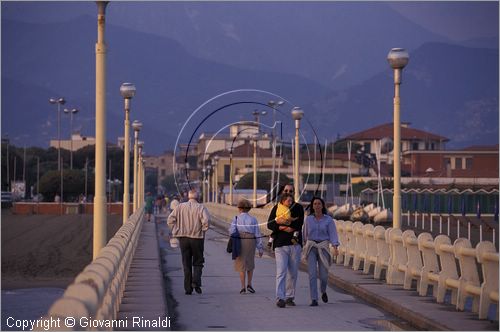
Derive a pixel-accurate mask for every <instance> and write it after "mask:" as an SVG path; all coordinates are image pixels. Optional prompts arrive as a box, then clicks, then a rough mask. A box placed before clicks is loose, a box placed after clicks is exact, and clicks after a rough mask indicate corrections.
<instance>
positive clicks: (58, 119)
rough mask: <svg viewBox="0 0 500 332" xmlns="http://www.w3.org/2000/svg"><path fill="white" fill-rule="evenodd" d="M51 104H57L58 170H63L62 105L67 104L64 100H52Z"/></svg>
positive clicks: (50, 100)
mask: <svg viewBox="0 0 500 332" xmlns="http://www.w3.org/2000/svg"><path fill="white" fill-rule="evenodd" d="M49 103H51V104H57V170H58V171H60V170H61V105H64V104H66V100H65V99H64V98H62V97H61V98H50V99H49Z"/></svg>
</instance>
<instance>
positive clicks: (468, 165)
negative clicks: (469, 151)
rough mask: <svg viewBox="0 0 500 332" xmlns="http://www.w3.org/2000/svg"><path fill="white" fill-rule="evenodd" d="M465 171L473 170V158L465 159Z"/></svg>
mask: <svg viewBox="0 0 500 332" xmlns="http://www.w3.org/2000/svg"><path fill="white" fill-rule="evenodd" d="M465 169H472V158H465Z"/></svg>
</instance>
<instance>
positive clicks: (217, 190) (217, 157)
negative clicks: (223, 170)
mask: <svg viewBox="0 0 500 332" xmlns="http://www.w3.org/2000/svg"><path fill="white" fill-rule="evenodd" d="M214 160H215V164H214V165H215V166H214V167H215V168H214V192H215V195H214V197H215V203H219V179H218V176H219V174H218V173H219V172H218V171H217V169H218V167H219V156H215V157H214Z"/></svg>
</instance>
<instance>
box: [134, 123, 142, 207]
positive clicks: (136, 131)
mask: <svg viewBox="0 0 500 332" xmlns="http://www.w3.org/2000/svg"><path fill="white" fill-rule="evenodd" d="M132 128H134V193H133V195H134V197H133V200H134V204H133V212H135V211H136V210H137V208H138V200H137V194H138V193H139V191H138V190H137V177H138V174H139V173H138V166H139V164H138V161H137V158H138V153H139V152H138V150H139V145H138V143H139V131H141V128H142V123H141V122H139V121H137V120H134V122H132Z"/></svg>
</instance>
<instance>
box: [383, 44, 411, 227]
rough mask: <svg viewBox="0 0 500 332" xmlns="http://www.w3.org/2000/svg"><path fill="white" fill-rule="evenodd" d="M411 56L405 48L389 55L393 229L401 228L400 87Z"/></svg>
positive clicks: (395, 50)
mask: <svg viewBox="0 0 500 332" xmlns="http://www.w3.org/2000/svg"><path fill="white" fill-rule="evenodd" d="M408 60H409V55H408V52H407V51H406V50H405V49H403V48H393V49H391V51H390V52H389V54H388V55H387V61H388V62H389V65H390V66H391V67H392V68H393V69H394V155H393V156H394V161H393V163H394V164H393V166H394V171H393V173H394V195H393V197H392V209H393V211H392V215H393V219H392V227H393V228H401V164H400V162H401V160H400V158H401V119H400V100H399V86H400V85H401V77H402V73H403V68H404V67H405V66H406V65H407V64H408Z"/></svg>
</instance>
